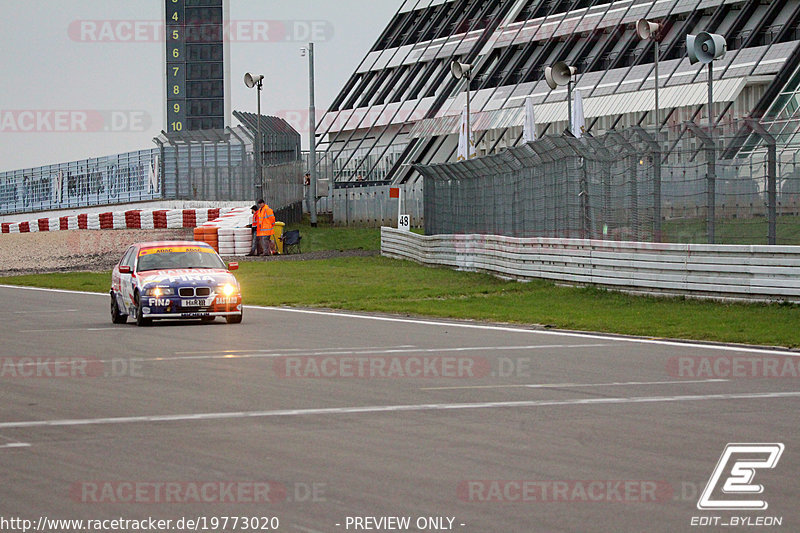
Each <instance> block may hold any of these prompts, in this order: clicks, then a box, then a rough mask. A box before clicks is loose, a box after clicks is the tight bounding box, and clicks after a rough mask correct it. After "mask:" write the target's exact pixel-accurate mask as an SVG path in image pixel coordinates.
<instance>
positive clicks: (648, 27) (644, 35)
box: [636, 19, 661, 142]
mask: <svg viewBox="0 0 800 533" xmlns="http://www.w3.org/2000/svg"><path fill="white" fill-rule="evenodd" d="M659 29H661V25H660V24H658V23H657V22H651V21H649V20H647V19H639V20H638V21H637V22H636V33H637V34H638V35H639V38H640V39H642V40H647V39H650V40H652V41H653V58H654V60H655V73H654V74H655V89H656V112H655V123H656V138H658V134H659V132H660V131H661V121H660V120H659V112H658V111H659V109H658V54H659V45H658V42H659V41H658V38H659V35H658V30H659ZM659 142H661V141H660V140H659Z"/></svg>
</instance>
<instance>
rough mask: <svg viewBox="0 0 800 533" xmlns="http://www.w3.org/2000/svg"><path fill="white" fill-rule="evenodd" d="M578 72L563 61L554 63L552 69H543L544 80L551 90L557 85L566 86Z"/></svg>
mask: <svg viewBox="0 0 800 533" xmlns="http://www.w3.org/2000/svg"><path fill="white" fill-rule="evenodd" d="M577 72H578V69H577V68H575V67H570V66H569V65H567V64H566V63H564V62H563V61H558V62H557V63H554V64H553V66H552V67H547V68H545V69H544V79H545V81H546V82H547V85H548V86H549V87H550V88H551V89H555V88H556V87H558V86H559V85H566V84H567V83H569V79H570V78H571V77H572V76H573V75H574V74H576V73H577Z"/></svg>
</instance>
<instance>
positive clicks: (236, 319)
mask: <svg viewBox="0 0 800 533" xmlns="http://www.w3.org/2000/svg"><path fill="white" fill-rule="evenodd" d="M242 316H244V312H242V313H240V314H238V315H230V316H226V317H225V321H226V322H227V323H228V324H241V323H242Z"/></svg>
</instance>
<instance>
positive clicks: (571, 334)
mask: <svg viewBox="0 0 800 533" xmlns="http://www.w3.org/2000/svg"><path fill="white" fill-rule="evenodd" d="M0 288H7V289H22V290H34V291H48V292H59V293H65V294H83V295H90V296H103V297H105V298H108V294H107V293H100V292H86V291H72V290H66V289H45V288H41V287H24V286H21V285H0ZM244 307H245V308H247V309H253V310H255V309H261V310H265V311H279V312H284V313H304V314H313V315H323V316H333V317H340V318H347V319H357V320H378V321H383V322H397V323H404V324H420V325H425V326H444V327H451V328H466V329H479V330H485V331H506V332H510V333H528V334H533V335H557V336H561V337H578V338H583V339H600V340H605V341H619V342H634V343H640V344H656V345H661V346H677V347H681V348H697V349H703V350H719V351H728V352H745V353H760V354H769V355H787V356H790V357H800V352H797V351H791V350H785V349H780V348H753V347H749V346H733V345H731V346H729V345H722V344H720V345H718V344H703V343H701V342H697V341H695V342H692V341H687V342H679V341H669V340H663V339H646V338H640V337H622V336H615V335H605V334H602V333H580V332H568V331H553V330H541V329H529V328H523V327H513V326H495V325H491V324H480V323H469V322H444V321H436V320H426V319H415V318H399V317H391V316H372V315H361V314H354V313H349V312H344V311H328V310H326V311H321V310H313V309H295V308H291V307H269V306H260V305H246V306H244Z"/></svg>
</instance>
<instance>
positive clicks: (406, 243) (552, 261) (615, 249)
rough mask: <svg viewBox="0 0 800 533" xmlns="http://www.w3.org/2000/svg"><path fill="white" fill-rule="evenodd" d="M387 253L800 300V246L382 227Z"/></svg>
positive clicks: (473, 267)
mask: <svg viewBox="0 0 800 533" xmlns="http://www.w3.org/2000/svg"><path fill="white" fill-rule="evenodd" d="M381 254H382V255H384V256H387V257H393V258H397V259H410V260H412V261H416V262H418V263H422V264H425V265H443V266H450V267H453V268H457V269H460V270H470V271H483V272H488V273H491V274H494V275H498V276H504V277H511V278H519V279H526V278H543V279H549V280H554V281H561V282H569V283H575V284H593V285H599V286H603V287H607V288H611V289H615V290H622V291H628V292H636V293H647V294H662V295H663V294H672V295H686V296H691V297H697V298H714V299H741V300H758V301H793V302H800V276H798V267H800V246H767V245H724V244H666V243H642V242H621V241H603V240H595V239H550V238H541V237H534V238H517V237H504V236H500V235H474V234H473V235H469V234H468V235H418V234H416V233H412V232H408V231H401V230H397V229H394V228H387V227H384V228H382V229H381Z"/></svg>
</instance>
